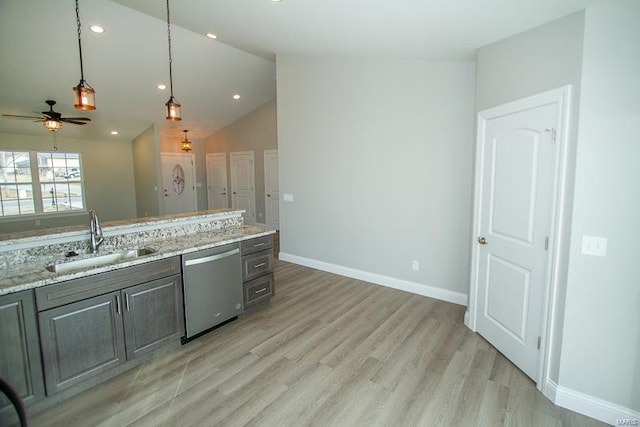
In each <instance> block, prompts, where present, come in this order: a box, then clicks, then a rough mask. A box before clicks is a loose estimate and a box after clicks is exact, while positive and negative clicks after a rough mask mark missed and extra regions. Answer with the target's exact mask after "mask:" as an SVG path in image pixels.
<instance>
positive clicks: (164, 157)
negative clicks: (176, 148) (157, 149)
mask: <svg viewBox="0 0 640 427" xmlns="http://www.w3.org/2000/svg"><path fill="white" fill-rule="evenodd" d="M160 159H161V165H162V200H163V201H164V213H165V214H175V213H182V212H195V211H196V210H197V204H196V203H197V201H196V187H195V181H196V179H195V176H196V172H195V167H194V157H193V154H178V153H160Z"/></svg>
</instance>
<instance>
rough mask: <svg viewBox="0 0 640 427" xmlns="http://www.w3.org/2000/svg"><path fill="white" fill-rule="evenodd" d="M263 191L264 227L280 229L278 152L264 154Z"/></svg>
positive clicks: (271, 151)
mask: <svg viewBox="0 0 640 427" xmlns="http://www.w3.org/2000/svg"><path fill="white" fill-rule="evenodd" d="M264 190H265V209H266V211H267V212H266V216H267V221H266V225H267V227H269V228H272V229H274V230H279V229H280V191H279V190H278V150H265V152H264Z"/></svg>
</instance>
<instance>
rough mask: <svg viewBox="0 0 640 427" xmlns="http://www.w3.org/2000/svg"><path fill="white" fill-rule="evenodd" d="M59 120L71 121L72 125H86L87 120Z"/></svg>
mask: <svg viewBox="0 0 640 427" xmlns="http://www.w3.org/2000/svg"><path fill="white" fill-rule="evenodd" d="M60 121H61V122H65V123H71V124H74V125H86V124H87V122H79V121H77V120H69V119H60Z"/></svg>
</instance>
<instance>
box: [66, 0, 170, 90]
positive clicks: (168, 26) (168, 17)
mask: <svg viewBox="0 0 640 427" xmlns="http://www.w3.org/2000/svg"><path fill="white" fill-rule="evenodd" d="M77 1H78V0H76V2H77ZM167 40H168V41H169V89H170V91H171V98H173V73H172V70H171V64H172V62H173V58H172V57H171V20H170V16H169V0H167Z"/></svg>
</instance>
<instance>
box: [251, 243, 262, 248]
mask: <svg viewBox="0 0 640 427" xmlns="http://www.w3.org/2000/svg"><path fill="white" fill-rule="evenodd" d="M260 246H264V242H262V243H256V244H255V245H253V247H254V248H259V247H260Z"/></svg>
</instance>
